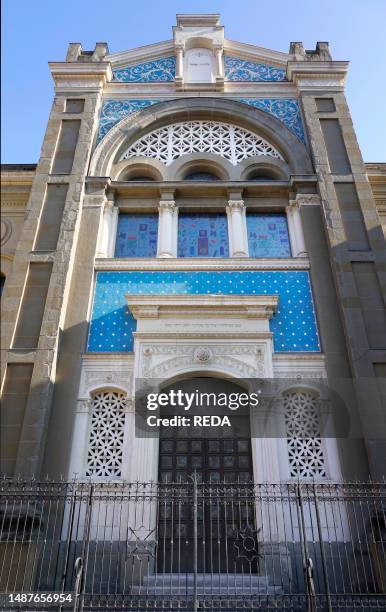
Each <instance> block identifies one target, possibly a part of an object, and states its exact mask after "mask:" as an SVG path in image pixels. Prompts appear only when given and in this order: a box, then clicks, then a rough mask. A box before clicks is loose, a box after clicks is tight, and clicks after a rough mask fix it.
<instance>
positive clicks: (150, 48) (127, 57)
mask: <svg viewBox="0 0 386 612" xmlns="http://www.w3.org/2000/svg"><path fill="white" fill-rule="evenodd" d="M170 53H171V54H174V45H173V40H165V41H162V42H157V43H153V44H151V45H145V46H143V47H135V48H134V49H127V50H125V51H118V52H117V53H110V54H108V55H106V58H105V59H106V60H107V61H109V62H111V64H112V65H113V67H114V70H117V69H119V68H124V67H125V66H128V65H130V64H137V63H140V62H142V61H148V60H150V59H153V58H158V57H162V56H166V55H168V54H170Z"/></svg>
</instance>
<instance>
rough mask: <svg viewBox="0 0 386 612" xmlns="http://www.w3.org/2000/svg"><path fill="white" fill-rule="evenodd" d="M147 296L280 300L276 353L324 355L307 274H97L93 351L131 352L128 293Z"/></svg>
mask: <svg viewBox="0 0 386 612" xmlns="http://www.w3.org/2000/svg"><path fill="white" fill-rule="evenodd" d="M127 293H129V294H142V295H197V294H216V295H221V294H225V295H248V294H251V295H278V296H279V304H278V310H277V313H276V314H275V315H274V316H273V318H272V319H271V321H270V329H271V331H272V332H273V337H274V349H275V351H278V352H281V351H284V352H303V351H314V352H315V351H320V344H319V337H318V330H317V324H316V317H315V311H314V304H313V299H312V292H311V287H310V279H309V274H308V272H306V271H292V270H291V271H272V272H271V271H269V272H268V271H261V272H260V271H245V272H244V271H242V272H238V271H221V272H215V271H195V272H98V274H97V279H96V287H95V295H94V304H93V311H92V317H91V323H90V331H89V339H88V348H87V350H88V351H89V352H103V353H116V352H130V351H132V350H133V336H132V333H133V331H135V329H136V321H135V319H134V318H133V316H132V315H131V314H130V312H129V310H128V308H127V305H126V301H125V294H127Z"/></svg>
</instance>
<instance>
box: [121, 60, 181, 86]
mask: <svg viewBox="0 0 386 612" xmlns="http://www.w3.org/2000/svg"><path fill="white" fill-rule="evenodd" d="M175 75H176V58H175V57H174V55H171V56H170V57H160V58H159V59H155V60H152V61H151V62H144V63H142V64H134V65H133V66H126V67H125V68H120V69H119V70H113V81H119V82H121V83H160V82H165V81H173V80H174V77H175Z"/></svg>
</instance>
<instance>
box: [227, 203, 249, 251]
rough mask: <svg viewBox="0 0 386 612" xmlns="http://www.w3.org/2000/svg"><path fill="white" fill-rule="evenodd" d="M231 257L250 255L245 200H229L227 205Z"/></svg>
mask: <svg viewBox="0 0 386 612" xmlns="http://www.w3.org/2000/svg"><path fill="white" fill-rule="evenodd" d="M227 215H228V232H229V251H230V256H231V257H248V240H247V228H246V216H245V206H244V201H243V200H229V201H228V206H227Z"/></svg>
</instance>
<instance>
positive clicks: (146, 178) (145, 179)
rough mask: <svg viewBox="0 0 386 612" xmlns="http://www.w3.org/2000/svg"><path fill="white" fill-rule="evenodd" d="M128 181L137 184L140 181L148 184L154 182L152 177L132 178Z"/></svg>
mask: <svg viewBox="0 0 386 612" xmlns="http://www.w3.org/2000/svg"><path fill="white" fill-rule="evenodd" d="M127 180H128V181H133V182H134V181H136V182H140V181H146V182H151V181H154V179H153V177H152V176H130V177H129V178H128V179H127Z"/></svg>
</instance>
